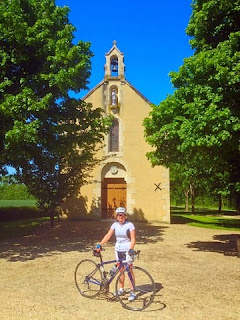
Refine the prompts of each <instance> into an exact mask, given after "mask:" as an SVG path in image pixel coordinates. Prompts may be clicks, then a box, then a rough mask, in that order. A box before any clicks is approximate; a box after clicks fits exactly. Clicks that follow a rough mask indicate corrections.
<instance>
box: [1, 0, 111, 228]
mask: <svg viewBox="0 0 240 320" xmlns="http://www.w3.org/2000/svg"><path fill="white" fill-rule="evenodd" d="M68 12H69V9H68V8H67V7H59V6H56V4H55V1H54V0H42V1H38V0H11V1H9V0H2V1H1V3H0V65H1V68H0V119H1V120H0V121H1V125H0V164H1V167H2V168H3V169H4V167H5V166H6V165H12V166H14V167H15V168H16V170H17V175H18V178H19V179H20V181H21V182H23V183H24V184H25V185H26V186H27V187H28V188H29V191H30V193H31V194H33V195H34V196H35V197H36V198H37V199H38V200H39V204H40V205H41V206H44V207H46V208H47V210H49V214H50V215H51V217H52V222H53V215H54V210H55V208H56V207H57V205H58V204H59V203H60V202H61V201H62V200H63V199H64V198H65V197H66V196H68V195H69V194H70V193H73V192H76V190H77V189H78V188H79V187H80V186H81V185H82V184H84V183H85V180H86V177H87V175H88V172H89V170H90V168H91V167H92V166H94V165H95V164H96V161H97V160H95V158H94V156H95V154H96V152H97V150H98V148H99V147H101V144H102V141H103V136H104V134H105V133H106V132H107V130H108V126H109V123H108V119H105V118H104V117H103V114H102V110H100V109H99V108H95V109H93V108H92V106H91V105H90V104H86V103H85V102H83V101H81V100H77V99H74V98H71V97H70V96H69V91H70V90H72V91H74V92H76V93H77V92H79V91H80V90H81V89H86V86H87V83H88V81H87V79H88V77H89V75H90V69H91V62H90V59H91V57H92V53H91V51H90V49H89V48H90V43H86V42H82V41H79V42H78V43H77V44H73V39H74V35H73V33H74V31H75V27H74V26H73V25H72V24H70V23H69V19H68Z"/></svg>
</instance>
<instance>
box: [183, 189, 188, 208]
mask: <svg viewBox="0 0 240 320" xmlns="http://www.w3.org/2000/svg"><path fill="white" fill-rule="evenodd" d="M184 194H185V211H186V212H188V210H189V188H186V189H185V192H184Z"/></svg>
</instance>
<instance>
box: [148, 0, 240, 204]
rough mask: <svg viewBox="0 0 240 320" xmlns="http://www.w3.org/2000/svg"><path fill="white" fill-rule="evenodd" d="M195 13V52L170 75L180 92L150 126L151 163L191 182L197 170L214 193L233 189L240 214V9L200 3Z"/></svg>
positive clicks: (220, 0) (156, 110)
mask: <svg viewBox="0 0 240 320" xmlns="http://www.w3.org/2000/svg"><path fill="white" fill-rule="evenodd" d="M192 7H193V12H192V16H191V18H190V21H189V25H188V28H187V34H188V35H190V36H191V37H192V39H191V40H190V43H191V45H192V48H193V49H194V50H195V52H194V54H193V55H192V56H191V57H189V58H186V59H184V64H183V65H182V66H181V67H180V68H179V70H178V72H171V73H170V75H171V78H172V83H173V85H174V87H175V88H176V91H175V92H174V93H173V95H171V96H168V97H167V98H166V99H165V100H164V101H162V102H161V103H160V105H159V106H153V107H152V112H151V113H150V115H149V117H148V118H146V119H145V121H144V125H145V132H146V140H147V141H148V143H149V144H150V145H152V146H153V147H154V148H155V150H154V151H152V152H150V153H148V157H149V159H150V161H151V162H152V164H153V165H159V164H163V165H167V166H169V167H171V166H175V164H181V165H184V166H185V168H187V169H186V171H189V174H190V176H191V175H192V174H191V171H192V170H193V169H194V171H195V173H194V179H195V181H199V182H200V181H201V180H202V181H203V179H207V181H208V186H209V188H213V185H215V188H216V189H220V188H223V189H224V190H226V185H227V186H228V188H230V189H232V191H233V192H235V194H236V197H237V199H238V209H239V200H240V198H239V194H240V139H239V136H240V135H239V133H240V109H239V98H240V87H239V83H240V63H239V62H240V50H239V49H240V30H239V14H240V3H239V0H233V1H226V0H196V1H193V4H192ZM219 175H221V177H222V178H223V177H224V180H225V181H224V183H223V181H221V179H219ZM209 177H211V179H209ZM218 181H219V184H218ZM220 181H221V182H220ZM210 185H211V186H210ZM223 185H224V186H223Z"/></svg>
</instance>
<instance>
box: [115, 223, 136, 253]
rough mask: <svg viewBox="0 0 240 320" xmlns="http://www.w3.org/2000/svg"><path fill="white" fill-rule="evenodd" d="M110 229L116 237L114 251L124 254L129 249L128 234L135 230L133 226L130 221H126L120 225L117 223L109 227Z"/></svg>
mask: <svg viewBox="0 0 240 320" xmlns="http://www.w3.org/2000/svg"><path fill="white" fill-rule="evenodd" d="M111 229H112V230H114V232H115V236H116V240H117V241H116V245H115V249H116V250H117V251H119V252H126V251H128V250H129V248H130V243H131V240H130V232H131V231H132V230H134V229H135V227H134V225H133V223H132V222H130V221H126V222H125V223H123V224H120V223H119V222H118V221H116V222H114V223H113V224H112V225H111Z"/></svg>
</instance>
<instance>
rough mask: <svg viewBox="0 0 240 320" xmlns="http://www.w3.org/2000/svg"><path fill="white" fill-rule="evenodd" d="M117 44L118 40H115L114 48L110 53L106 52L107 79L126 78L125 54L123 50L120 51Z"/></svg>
mask: <svg viewBox="0 0 240 320" xmlns="http://www.w3.org/2000/svg"><path fill="white" fill-rule="evenodd" d="M116 44H117V42H116V41H115V40H114V41H113V46H112V48H111V49H110V50H109V52H108V53H106V54H105V57H106V64H105V66H104V69H105V76H104V79H105V81H107V80H110V79H111V80H114V79H118V80H125V75H124V71H125V65H124V54H123V53H122V52H121V51H119V49H118V48H117V46H116Z"/></svg>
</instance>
